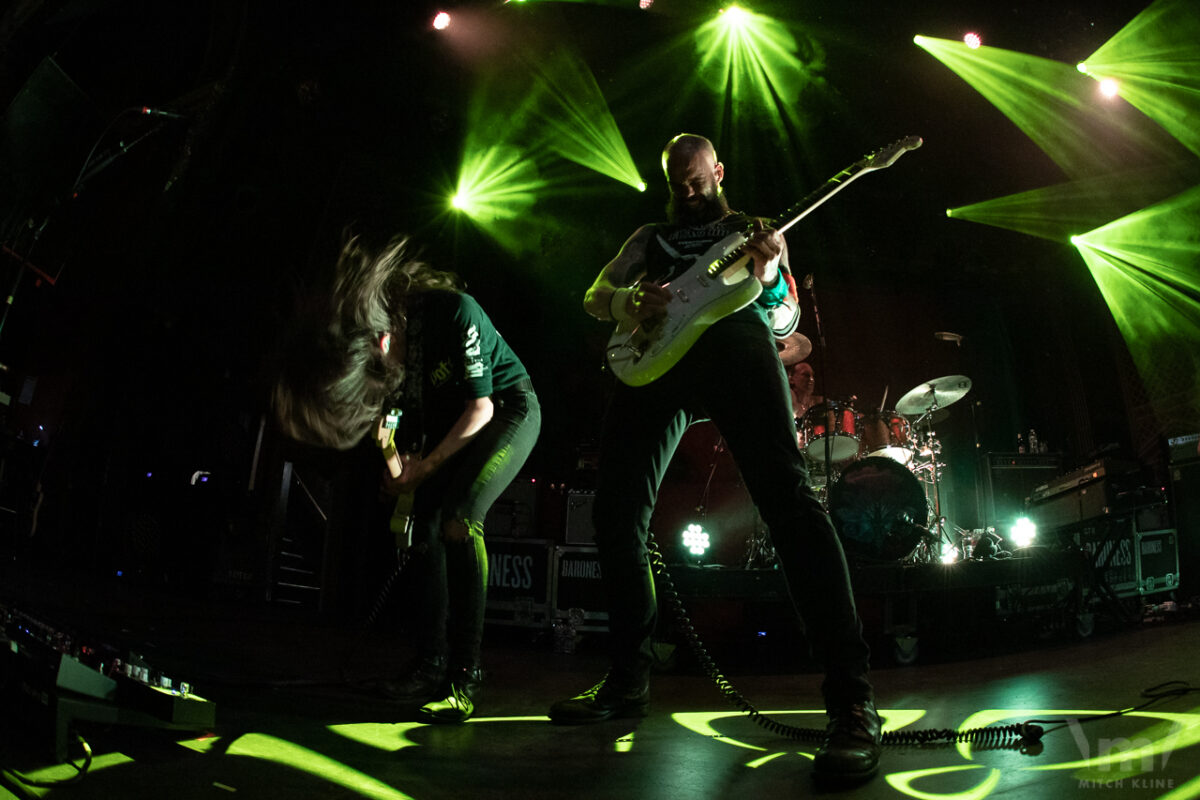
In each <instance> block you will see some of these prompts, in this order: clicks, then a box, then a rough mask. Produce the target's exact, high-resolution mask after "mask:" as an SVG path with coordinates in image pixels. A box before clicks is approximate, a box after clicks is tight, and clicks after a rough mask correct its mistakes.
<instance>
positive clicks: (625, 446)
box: [550, 134, 881, 779]
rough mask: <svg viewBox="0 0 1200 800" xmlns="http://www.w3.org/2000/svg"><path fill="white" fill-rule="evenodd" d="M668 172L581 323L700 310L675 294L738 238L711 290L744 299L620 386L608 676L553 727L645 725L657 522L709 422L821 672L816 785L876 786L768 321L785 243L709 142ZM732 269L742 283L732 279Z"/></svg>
mask: <svg viewBox="0 0 1200 800" xmlns="http://www.w3.org/2000/svg"><path fill="white" fill-rule="evenodd" d="M662 159H663V169H664V171H665V173H666V178H667V185H668V188H669V190H670V203H669V205H668V217H669V224H667V225H646V226H643V227H641V228H639V229H638V230H637V231H636V232H635V233H634V234H633V235H632V236H631V237H630V238H629V240H628V241H627V242H626V243H625V245H624V246H623V247H622V249H621V252H620V253H618V254H617V256H616V258H614V259H613V260H612V261H610V262H609V263H608V264H607V265H606V266H605V267H604V268H603V270H601V272H600V275H599V277H598V278H597V279H596V281H595V283H593V284H592V286H591V288H590V289H589V290H588V291H587V294H586V296H585V298H584V303H583V305H584V310H585V311H587V313H589V314H591V315H592V316H593V317H595V318H597V319H599V320H604V321H614V322H617V323H619V324H620V326H624V327H625V328H626V329H628V330H635V329H639V328H641V327H642V326H654V325H655V324H659V323H661V321H662V320H663V319H665V318H667V317H669V316H670V315H671V313H672V311H673V309H675V308H681V307H682V304H687V303H689V302H693V298H692V297H691V296H689V295H688V294H686V293H684V292H681V291H679V290H678V288H677V287H676V286H675V285H674V284H672V281H673V280H674V279H676V278H677V276H679V275H680V274H682V273H684V272H685V271H687V270H688V269H689V268H692V267H694V266H695V265H694V264H693V263H692V260H691V259H690V258H689V256H696V255H697V254H699V253H704V252H706V251H707V250H708V249H709V248H710V247H711V246H712V245H713V244H714V243H716V242H719V241H721V240H722V239H724V238H726V237H728V236H729V235H730V234H732V233H739V232H740V233H744V234H748V239H747V240H746V241H745V243H744V245H743V247H742V250H741V253H740V256H739V258H740V261H741V263H740V264H734V265H733V266H732V269H731V270H729V271H728V272H726V273H724V274H722V275H721V276H718V277H717V279H718V280H727V281H729V282H730V285H735V284H736V285H737V286H738V287H739V288H737V289H736V290H735V293H740V294H739V296H738V297H737V298H736V299H735V300H734V301H731V302H730V304H729V306H728V307H726V308H722V309H720V314H723V316H719V318H717V319H715V321H712V322H711V324H707V325H706V326H705V327H704V330H703V332H701V333H700V334H699V336H698V337H696V338H695V340H694V342H693V343H691V344H690V346H689V347H687V348H686V352H683V353H682V355H680V356H679V358H678V360H677V361H676V362H675V363H674V364H673V366H671V367H670V368H669V369H668V370H666V371H665V372H663V373H662V374H661V375H659V376H656V377H655V378H653V379H652V380H650V381H649V382H645V383H643V384H642V385H629V384H628V383H627V382H623V381H619V382H617V383H616V387H615V391H614V394H613V397H612V401H611V405H610V407H609V409H608V412H607V414H606V418H605V422H604V427H603V434H602V436H601V450H600V471H599V476H598V484H597V490H596V500H595V503H594V506H593V517H594V519H593V522H594V525H595V531H596V544H597V546H598V548H599V559H600V564H601V570H602V576H603V580H604V583H605V589H606V593H607V596H608V598H609V609H608V611H609V631H610V636H609V641H610V647H611V659H612V665H611V669H610V670H609V672H608V674H607V676H606V677H605V678H604V680H602V681H601V682H600V683H599V684H597V685H596V686H594V687H592V688H591V689H589V690H587V691H584V692H582V693H581V694H579V695H577V696H576V697H572V698H569V699H566V700H562V701H559V702H557V703H555V704H554V705H553V706H552V707H551V709H550V718H551V720H553V721H554V722H556V723H560V724H571V723H585V722H594V721H598V720H603V719H608V718H610V717H618V716H640V715H644V714H645V713H647V709H648V705H649V696H650V689H649V675H650V665H651V661H652V651H651V648H650V643H651V634H652V633H653V631H654V626H655V614H656V600H655V591H654V581H653V577H652V574H651V569H650V564H649V560H648V554H647V547H646V542H647V536H648V533H649V521H650V517H651V514H652V512H653V510H654V503H655V500H656V498H657V496H658V489H659V485H660V483H661V482H662V479H663V475H664V473H665V471H666V468H667V464H668V463H669V462H670V460H671V456H672V454H673V453H674V451H675V448H676V446H677V445H678V444H679V441H680V438H681V437H682V436H683V433H684V430H685V429H686V428H687V427H688V425H689V424H690V423H691V422H692V421H694V420H696V419H697V418H700V417H705V418H708V419H711V420H712V421H713V423H714V424H715V425H716V426H717V428H718V429H719V430H720V432H721V434H722V435H723V436H724V438H725V441H726V442H727V444H728V446H729V450H730V452H731V453H732V454H733V457H734V459H735V460H736V461H737V464H738V467H739V469H740V471H741V474H742V477H743V479H744V480H745V483H746V487H747V489H748V490H749V492H750V495H751V497H752V499H753V500H754V503H755V505H756V506H757V508H758V510H759V512H760V513H761V515H762V518H763V520H764V521H765V522H766V523H767V525H768V526H769V528H770V532H771V538H772V542H773V544H774V546H775V548H776V551H777V553H778V555H779V557H780V561H781V564H782V566H783V568H784V571H785V573H786V576H787V580H788V585H789V587H790V591H791V595H792V598H793V600H794V601H795V603H796V605H797V610H798V611H799V613H800V614H801V616H802V617H803V619H804V622H805V625H806V626H807V630H808V638H809V640H810V642H811V644H812V646H813V648H814V651H815V655H816V656H817V657H818V658H819V659H820V660H821V662H822V663H823V665H824V668H825V679H824V682H823V684H822V690H823V693H824V697H825V702H826V706H827V710H828V713H829V718H830V725H829V734H828V737H827V741H826V742H825V743H824V744H823V745H822V747H821V749H820V751H819V752H818V754H817V756H816V761H815V763H814V775H817V776H820V777H826V778H832V779H861V778H867V777H870V776H871V775H872V774H874V773H875V771H876V768H877V764H878V760H879V755H880V749H881V748H880V721H879V716H878V715H877V714H876V712H875V706H874V697H873V690H872V687H871V684H870V682H869V680H868V677H867V672H868V649H867V645H866V644H865V642H864V641H863V637H862V624H861V622H860V620H859V617H858V614H857V611H856V609H855V605H854V598H853V595H852V594H851V588H850V579H849V574H848V570H847V567H846V559H845V555H844V554H843V552H842V547H841V544H840V542H839V540H838V537H837V535H836V532H835V530H834V527H833V524H832V522H831V520H830V517H829V515H828V514H827V513H826V511H825V509H824V508H823V507H822V505H821V503H820V501H819V500H818V498H817V496H816V494H814V492H813V490H812V489H811V488H810V486H809V483H808V474H807V471H806V469H805V464H804V460H803V457H802V455H801V453H800V451H799V449H798V448H797V447H796V432H795V421H794V418H793V415H792V404H791V396H790V393H789V390H788V384H787V379H786V377H785V375H784V370H783V365H782V362H781V361H780V358H779V355H778V350H777V348H776V345H775V336H774V335H773V333H772V329H771V326H770V325H769V323H768V318H767V313H766V310H767V308H769V307H771V306H773V305H779V304H780V303H782V302H783V300H784V298H785V297H786V296H787V294H788V287H789V284H788V279H787V277H786V275H785V273H784V270H785V269H786V247H785V244H784V240H783V237H782V235H780V234H779V233H778V232H776V231H774V230H771V229H770V228H768V227H767V226H765V225H764V224H763V223H762V221H761V220H758V219H756V218H752V217H749V216H747V215H744V214H741V213H739V212H736V211H732V210H731V209H730V207H729V204H728V202H727V200H726V198H725V195H724V193H723V191H722V188H721V181H722V179H723V178H724V174H725V168H724V166H723V165H722V164H721V162H720V161H718V160H717V155H716V151H715V150H714V148H713V145H712V143H711V142H710V141H709V140H708V139H706V138H704V137H702V136H696V135H693V134H680V135H679V136H676V137H675V138H674V139H672V140H671V141H670V142H669V143H668V144H667V146H666V148H665V149H664V151H663V156H662ZM729 272H740V274H737V275H735V276H733V277H732V278H730V277H729ZM743 285H744V286H743ZM747 298H748V299H747ZM611 360H612V359H611V354H610V361H611Z"/></svg>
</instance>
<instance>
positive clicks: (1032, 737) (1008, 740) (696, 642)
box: [646, 536, 1044, 751]
mask: <svg viewBox="0 0 1200 800" xmlns="http://www.w3.org/2000/svg"><path fill="white" fill-rule="evenodd" d="M646 546H647V549H648V550H649V551H650V564H651V567H652V568H653V569H654V573H655V575H656V576H658V578H659V582H660V584H661V586H662V588H663V590H664V594H665V595H666V598H667V603H668V604H669V605H670V607H671V611H672V613H673V614H674V615H675V620H676V622H677V623H678V625H679V626H680V631H681V633H682V634H683V637H684V639H686V640H687V644H688V647H689V648H690V649H691V651H692V655H693V656H694V657H695V658H696V661H697V662H698V663H699V665H700V668H701V669H702V670H703V671H704V672H705V674H707V675H708V677H709V678H711V679H712V681H713V683H714V684H716V687H717V690H718V691H720V692H721V694H722V695H724V696H725V698H726V699H727V700H728V701H729V702H730V703H732V704H733V705H734V706H736V707H737V708H738V709H739V710H740V711H742V712H743V713H745V714H746V715H747V716H749V717H750V719H751V720H752V721H753V722H754V724H756V725H758V726H759V727H761V728H764V729H766V730H768V731H770V732H771V733H774V734H776V735H779V736H784V737H787V738H789V739H794V740H796V741H801V742H823V741H825V738H826V737H827V736H828V733H827V731H825V730H823V729H820V728H801V727H797V726H795V725H789V724H788V723H786V722H780V721H779V720H777V719H773V718H771V717H769V716H767V715H766V714H763V713H762V712H761V711H759V710H758V709H757V708H755V706H754V704H753V703H751V702H750V701H749V700H748V699H747V698H746V696H745V695H743V694H742V693H741V692H740V691H738V689H737V687H735V686H734V685H733V684H732V683H730V681H729V679H728V678H726V677H725V676H724V675H723V674H722V673H721V670H720V668H719V667H718V666H717V663H716V661H714V660H713V657H712V656H711V655H710V654H709V652H708V651H707V650H706V649H705V647H704V644H703V642H701V641H700V636H699V634H697V633H696V628H695V626H693V625H692V621H691V619H690V618H689V617H688V614H687V610H686V609H685V608H684V605H683V600H682V599H680V597H679V591H678V589H676V587H675V582H674V580H673V579H672V578H671V573H670V571H669V570H668V569H667V565H666V562H665V561H663V558H662V553H661V552H660V551H659V549H658V545H657V544H656V543H655V542H654V539H653V536H651V538H650V540H649V541H647V543H646ZM1041 721H1042V720H1029V721H1026V722H1021V723H1015V724H1011V725H989V726H987V727H983V728H972V729H969V730H954V729H952V728H923V729H913V730H903V731H887V732H886V733H884V734H883V744H885V745H934V744H957V743H960V742H970V743H971V744H972V745H973V746H975V747H977V748H983V749H1014V750H1022V751H1027V750H1030V749H1034V748H1040V740H1041V737H1042V733H1043V732H1044V729H1043V728H1042V727H1041V726H1040V725H1037V724H1034V723H1035V722H1041Z"/></svg>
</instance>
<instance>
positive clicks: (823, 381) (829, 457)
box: [804, 275, 834, 497]
mask: <svg viewBox="0 0 1200 800" xmlns="http://www.w3.org/2000/svg"><path fill="white" fill-rule="evenodd" d="M804 288H805V290H806V291H807V292H808V296H809V298H811V300H812V308H813V322H814V323H815V324H816V326H817V363H818V364H819V365H820V367H821V374H820V376H819V377H818V380H819V385H820V387H821V396H822V397H823V398H824V403H822V405H824V406H825V437H824V438H825V491H826V496H827V497H828V492H829V489H830V487H831V486H832V483H833V429H834V412H833V408H832V406H830V397H831V395H830V394H829V371H828V369H827V366H828V363H829V362H828V359H827V353H826V346H825V329H824V328H823V327H822V326H821V310H820V308H818V306H817V290H816V287H815V285H814V283H813V277H812V275H806V276H805V278H804Z"/></svg>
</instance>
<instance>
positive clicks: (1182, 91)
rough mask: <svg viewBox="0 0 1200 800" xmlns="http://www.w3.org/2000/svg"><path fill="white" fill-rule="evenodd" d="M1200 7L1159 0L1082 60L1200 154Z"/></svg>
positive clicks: (1084, 67)
mask: <svg viewBox="0 0 1200 800" xmlns="http://www.w3.org/2000/svg"><path fill="white" fill-rule="evenodd" d="M1197 41H1200V6H1198V5H1197V3H1196V2H1195V0H1157V2H1155V3H1152V4H1151V5H1150V6H1148V7H1147V8H1146V9H1145V10H1144V11H1142V12H1141V13H1140V14H1138V15H1137V16H1136V17H1134V18H1133V19H1132V20H1131V21H1130V22H1129V23H1128V24H1127V25H1126V26H1125V27H1124V28H1122V29H1121V30H1120V31H1118V32H1117V33H1116V35H1114V36H1113V37H1112V38H1111V39H1109V40H1108V41H1107V42H1105V43H1104V44H1103V45H1101V47H1100V48H1099V49H1098V50H1096V52H1095V53H1093V54H1092V55H1090V56H1088V57H1087V58H1086V59H1084V61H1083V62H1082V63H1081V64H1080V65H1079V68H1080V71H1082V72H1086V73H1087V74H1088V75H1091V76H1092V77H1093V78H1096V79H1097V80H1100V79H1104V78H1111V79H1114V80H1116V81H1117V82H1118V84H1119V87H1120V89H1119V91H1120V95H1121V97H1122V98H1124V99H1125V100H1126V101H1128V102H1129V103H1130V105H1133V106H1135V107H1136V108H1138V109H1139V110H1141V111H1142V113H1144V114H1145V115H1146V116H1148V117H1150V118H1151V119H1153V120H1155V121H1156V122H1158V124H1160V125H1162V126H1163V128H1165V129H1166V130H1167V131H1168V132H1170V133H1171V135H1173V136H1174V137H1175V138H1176V139H1178V140H1179V141H1180V142H1181V143H1183V145H1184V146H1186V147H1187V148H1188V149H1189V150H1191V151H1192V152H1193V153H1196V154H1200V124H1197V112H1198V111H1200V47H1197V44H1196V43H1197Z"/></svg>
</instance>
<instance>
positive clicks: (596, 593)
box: [551, 545, 608, 631]
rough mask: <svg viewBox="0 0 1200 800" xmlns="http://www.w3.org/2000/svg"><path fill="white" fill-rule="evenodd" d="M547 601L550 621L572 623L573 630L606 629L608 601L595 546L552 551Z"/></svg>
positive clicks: (568, 546) (571, 547)
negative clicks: (551, 570) (549, 593)
mask: <svg viewBox="0 0 1200 800" xmlns="http://www.w3.org/2000/svg"><path fill="white" fill-rule="evenodd" d="M551 598H552V599H551V614H552V616H553V618H554V619H569V620H572V622H573V623H574V627H575V629H576V630H581V631H607V630H608V600H607V597H606V595H605V593H604V584H603V582H602V581H601V573H600V558H599V556H598V555H597V548H596V547H592V546H587V545H579V546H574V545H567V546H559V547H556V548H554V571H553V577H552V579H551Z"/></svg>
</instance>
